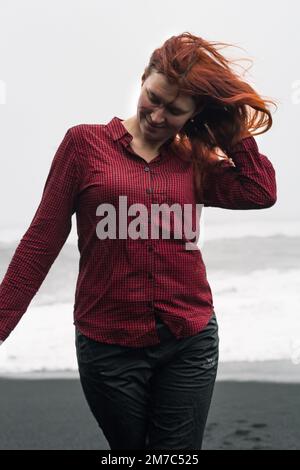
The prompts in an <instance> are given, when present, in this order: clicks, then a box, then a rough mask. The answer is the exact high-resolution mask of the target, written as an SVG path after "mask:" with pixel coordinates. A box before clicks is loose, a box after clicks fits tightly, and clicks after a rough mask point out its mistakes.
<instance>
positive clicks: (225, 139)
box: [142, 32, 276, 194]
mask: <svg viewBox="0 0 300 470" xmlns="http://www.w3.org/2000/svg"><path fill="white" fill-rule="evenodd" d="M220 46H221V47H224V46H231V44H226V43H222V42H212V41H206V40H204V39H202V38H201V37H198V36H194V35H193V34H191V33H189V32H184V33H182V34H180V35H179V36H172V37H171V38H169V39H168V40H166V41H165V43H164V44H163V45H162V46H161V47H160V48H157V49H155V50H154V52H153V53H152V55H151V57H150V60H149V64H148V65H147V67H146V68H145V70H144V74H143V76H142V80H143V81H144V80H145V79H146V78H147V77H148V76H149V75H150V74H151V72H152V71H153V70H155V71H157V72H160V73H163V74H165V75H166V77H167V79H168V80H169V81H170V83H176V84H177V85H178V86H179V91H180V92H181V93H185V94H187V95H190V96H192V97H193V99H194V101H195V103H196V111H198V112H197V114H196V115H195V116H194V118H193V121H194V122H192V121H188V122H187V123H186V124H185V125H184V127H183V128H182V129H181V130H180V132H179V133H178V134H177V135H176V136H175V138H174V139H173V141H172V143H171V146H170V149H171V151H173V152H174V153H175V154H176V155H177V156H178V157H180V158H183V159H192V160H193V164H194V177H195V189H196V191H197V192H198V194H202V193H201V191H202V190H203V187H204V184H205V176H206V174H207V173H208V172H210V171H215V170H218V168H219V167H220V166H222V162H221V161H220V160H218V159H216V158H212V155H213V149H215V148H216V147H217V148H220V149H221V150H222V151H223V152H225V154H226V153H227V152H230V149H231V148H232V147H233V146H234V145H235V144H236V143H237V142H238V141H240V140H241V139H242V138H243V137H246V136H249V135H259V134H263V133H264V132H267V131H268V130H269V129H270V128H271V126H272V116H271V112H270V110H269V109H268V105H269V104H273V105H275V106H276V104H275V102H274V101H272V100H270V99H264V98H263V97H262V96H260V95H259V94H258V93H257V92H256V91H255V90H254V89H253V88H252V87H251V86H250V85H249V84H248V83H247V82H245V81H244V80H243V79H242V78H241V77H240V76H239V75H238V74H237V73H236V72H234V71H233V70H232V68H231V66H232V65H233V63H234V62H235V60H229V59H227V58H225V57H224V56H223V55H222V54H220V53H219V52H218V49H219V47H220ZM223 164H224V162H223Z"/></svg>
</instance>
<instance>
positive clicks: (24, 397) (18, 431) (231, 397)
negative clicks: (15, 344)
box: [0, 378, 300, 450]
mask: <svg viewBox="0 0 300 470" xmlns="http://www.w3.org/2000/svg"><path fill="white" fill-rule="evenodd" d="M0 394H1V405H0V423H1V426H0V449H1V450H8V449H11V450H16V449H19V450H21V449H35V450H37V449H40V450H43V449H44V450H48V449H51V450H54V449H66V450H71V449H78V450H81V449H85V450H93V449H94V450H95V449H97V450H101V449H103V450H104V449H109V446H108V443H107V441H106V439H105V437H104V436H103V434H102V432H101V431H100V430H99V428H98V426H97V424H96V422H95V421H94V418H93V416H92V415H91V413H90V411H89V409H88V406H87V404H86V402H85V399H84V397H83V393H82V390H81V386H80V383H79V380H78V379H77V378H69V379H65V378H64V379H58V378H55V379H53V378H48V379H30V380H25V379H12V378H1V379H0ZM299 409H300V384H299V383H280V382H276V383H275V382H271V381H267V382H255V381H232V380H225V381H222V380H221V381H220V380H218V381H217V382H216V386H215V391H214V396H213V400H212V404H211V408H210V413H209V418H208V422H207V427H206V432H205V437H204V442H203V450H205V449H216V450H221V449H228V450H238V449H244V450H247V449H253V450H254V449H261V450H264V449H265V450H267V449H285V450H289V449H299V448H300V413H299Z"/></svg>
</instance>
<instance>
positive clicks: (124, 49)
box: [0, 0, 300, 236]
mask: <svg viewBox="0 0 300 470" xmlns="http://www.w3.org/2000/svg"><path fill="white" fill-rule="evenodd" d="M299 26H300V7H299V2H298V1H296V0H287V1H285V2H281V1H280V2H270V1H268V0H266V1H261V0H260V1H258V0H252V1H251V2H247V3H244V2H241V1H238V0H226V1H225V0H214V1H212V2H201V1H199V0H185V1H184V2H183V1H178V0H163V1H162V0H152V1H148V0H142V1H140V0H123V1H121V0H119V1H117V0H110V1H107V0H106V1H102V0H98V1H96V0H52V1H51V2H50V1H48V2H46V1H41V0H26V1H25V2H24V1H22V0H0V103H1V104H0V230H1V229H7V228H18V229H20V236H21V235H23V232H24V231H25V230H26V229H27V228H28V226H29V223H30V221H31V220H32V217H33V215H34V213H35V210H36V208H37V206H38V204H39V201H40V198H41V195H42V189H43V187H44V183H45V180H46V177H47V174H48V172H49V169H50V164H51V161H52V159H53V156H54V153H55V151H56V148H57V147H58V145H59V143H60V141H61V140H62V138H63V136H64V134H65V132H66V130H67V129H68V128H69V127H70V126H73V125H76V124H80V123H106V122H108V121H109V120H110V119H111V118H112V117H113V116H119V117H121V118H123V119H126V118H128V117H129V116H131V115H133V114H134V113H135V110H136V103H137V98H138V94H139V88H140V80H141V75H142V73H143V70H144V67H145V66H146V65H147V63H148V59H149V57H150V54H151V52H152V50H153V49H154V48H156V47H159V46H160V45H161V44H162V43H163V42H164V40H165V39H167V38H168V37H169V36H171V35H175V34H180V33H182V32H184V31H190V32H191V33H193V34H196V35H198V36H202V37H204V38H205V39H208V40H213V41H224V42H229V43H234V44H236V45H238V46H240V47H242V48H244V49H245V51H241V50H237V51H236V53H235V54H236V55H237V56H238V57H249V58H251V59H252V60H253V61H254V66H253V67H252V69H251V71H250V73H251V75H250V77H251V80H252V82H251V84H252V85H253V86H254V87H255V88H256V90H257V91H259V92H260V93H261V94H262V95H264V96H269V97H271V98H274V99H275V100H277V103H278V106H279V108H278V111H277V112H276V113H275V114H274V115H273V117H274V126H273V128H272V129H271V130H270V131H269V132H268V133H266V134H264V135H263V136H261V137H258V138H256V139H257V142H258V144H259V148H260V150H261V152H262V153H264V154H265V155H267V156H268V157H269V158H270V160H271V161H272V163H273V164H274V166H275V169H276V173H277V181H278V202H277V204H276V205H275V206H273V207H272V208H270V209H267V210H262V211H226V210H224V209H208V210H206V214H205V217H206V220H211V221H212V222H214V221H216V220H220V221H223V220H224V221H226V222H228V221H229V222H233V223H236V222H243V221H246V220H247V221H250V222H253V223H255V221H256V220H270V221H272V220H273V221H276V220H277V219H278V220H280V219H296V218H297V219H298V220H299V215H300V214H299V209H298V206H297V203H296V201H297V200H299V181H298V180H299V168H298V164H299V144H298V139H299V133H300V128H299V123H300V55H299V44H300V27H299ZM230 51H231V49H228V52H227V54H230V53H231V54H232V53H233V52H230ZM224 52H225V51H224ZM245 65H247V64H246V63H245Z"/></svg>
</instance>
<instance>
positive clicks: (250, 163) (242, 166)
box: [201, 136, 277, 209]
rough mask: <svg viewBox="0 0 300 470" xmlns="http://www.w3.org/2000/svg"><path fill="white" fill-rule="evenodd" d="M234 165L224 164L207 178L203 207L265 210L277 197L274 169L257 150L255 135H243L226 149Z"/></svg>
mask: <svg viewBox="0 0 300 470" xmlns="http://www.w3.org/2000/svg"><path fill="white" fill-rule="evenodd" d="M227 155H228V156H229V157H230V158H232V160H233V162H234V164H235V166H234V167H232V166H225V167H223V168H220V170H219V171H218V172H217V173H214V174H210V175H209V176H208V177H207V180H206V183H205V187H204V200H202V201H201V203H202V204H204V206H205V207H209V206H211V207H221V208H224V209H264V208H267V207H271V206H273V205H274V204H275V202H276V200H277V188H276V175H275V170H274V167H273V165H272V163H271V162H270V160H268V158H267V157H266V156H265V155H262V154H261V153H259V150H258V146H257V143H256V141H255V139H254V137H252V136H250V137H246V138H244V139H242V140H241V141H240V142H238V143H237V144H236V145H235V146H234V147H232V149H231V150H230V151H229V152H227Z"/></svg>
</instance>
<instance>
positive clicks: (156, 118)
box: [150, 108, 165, 126]
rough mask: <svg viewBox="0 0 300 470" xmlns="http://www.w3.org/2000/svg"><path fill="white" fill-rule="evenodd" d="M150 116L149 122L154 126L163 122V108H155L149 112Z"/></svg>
mask: <svg viewBox="0 0 300 470" xmlns="http://www.w3.org/2000/svg"><path fill="white" fill-rule="evenodd" d="M150 117H151V122H153V124H154V125H155V126H160V125H163V124H164V123H165V117H164V109H163V108H156V109H155V110H154V111H152V113H151V114H150Z"/></svg>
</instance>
